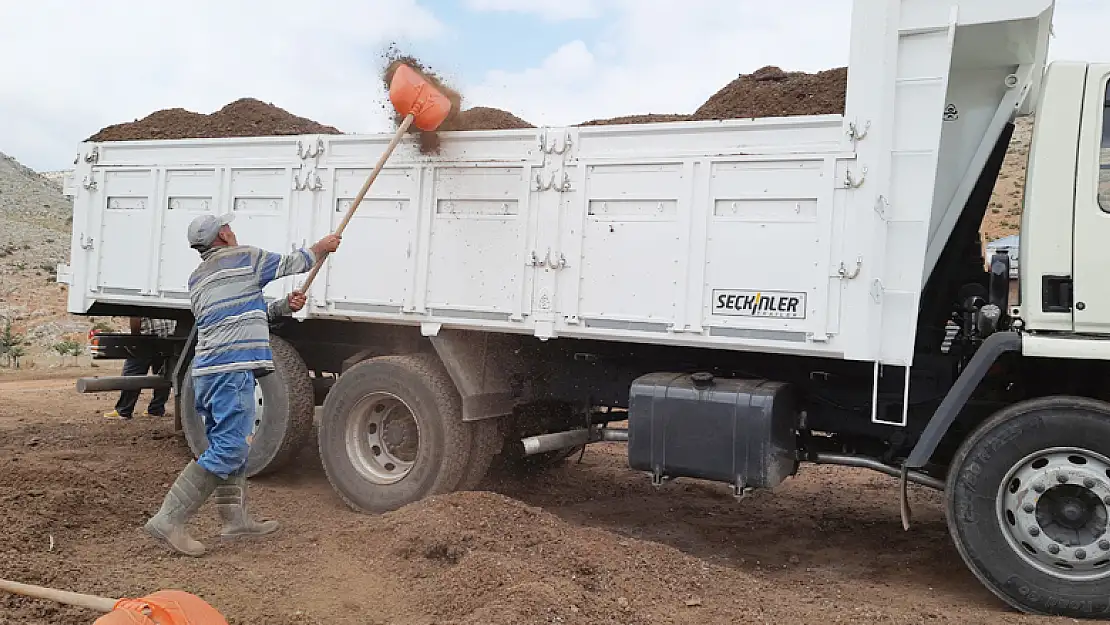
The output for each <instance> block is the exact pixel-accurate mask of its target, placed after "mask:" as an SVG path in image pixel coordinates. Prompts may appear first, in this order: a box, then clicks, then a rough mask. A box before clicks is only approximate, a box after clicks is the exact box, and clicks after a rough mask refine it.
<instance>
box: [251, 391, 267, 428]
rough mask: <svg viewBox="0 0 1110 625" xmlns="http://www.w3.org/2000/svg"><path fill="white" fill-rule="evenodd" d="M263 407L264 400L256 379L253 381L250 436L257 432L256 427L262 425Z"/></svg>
mask: <svg viewBox="0 0 1110 625" xmlns="http://www.w3.org/2000/svg"><path fill="white" fill-rule="evenodd" d="M264 409H265V402H264V400H263V397H262V385H261V384H259V383H258V380H255V381H254V424H253V425H252V426H251V436H252V437H253V436H254V435H255V434H257V433H258V428H260V427H261V426H262V415H263V411H264Z"/></svg>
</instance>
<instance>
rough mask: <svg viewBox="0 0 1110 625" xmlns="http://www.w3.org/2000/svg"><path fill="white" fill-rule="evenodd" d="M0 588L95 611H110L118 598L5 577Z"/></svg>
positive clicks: (0, 580) (17, 593) (0, 582)
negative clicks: (38, 584)
mask: <svg viewBox="0 0 1110 625" xmlns="http://www.w3.org/2000/svg"><path fill="white" fill-rule="evenodd" d="M0 590H4V591H7V592H10V593H12V594H16V595H23V596H25V597H33V598H35V599H46V600H48V601H56V602H58V603H64V604H66V605H75V606H77V607H79V608H87V609H89V610H95V611H97V612H111V611H112V610H114V609H115V607H116V602H117V601H118V599H109V598H107V597H97V596H94V595H82V594H80V593H76V592H69V591H68V590H56V589H54V588H45V587H43V586H32V585H30V584H21V583H19V582H13V581H10V580H6V579H0Z"/></svg>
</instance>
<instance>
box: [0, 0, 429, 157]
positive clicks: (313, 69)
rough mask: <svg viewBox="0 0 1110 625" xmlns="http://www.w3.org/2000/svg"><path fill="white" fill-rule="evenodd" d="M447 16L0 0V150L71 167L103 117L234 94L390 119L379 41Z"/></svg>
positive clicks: (350, 121) (422, 36)
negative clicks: (0, 62) (0, 61)
mask: <svg viewBox="0 0 1110 625" xmlns="http://www.w3.org/2000/svg"><path fill="white" fill-rule="evenodd" d="M444 31H445V26H444V25H443V24H442V23H440V22H439V21H438V20H437V19H436V17H435V16H434V15H433V14H432V13H430V12H429V11H428V10H426V9H424V8H422V7H420V6H418V5H417V3H416V0H389V2H388V4H387V3H385V2H366V1H365V0H330V1H324V0H320V1H317V2H315V3H310V4H305V3H304V2H298V1H296V0H236V1H234V2H223V1H220V0H189V2H187V3H185V4H181V3H168V2H149V1H142V0H105V1H103V2H98V3H96V5H95V7H91V5H90V7H88V8H77V7H75V6H74V5H73V3H72V2H71V1H70V0H35V2H2V3H0V53H2V54H3V57H4V59H5V66H4V80H3V81H2V82H0V141H2V142H0V150H2V151H4V152H5V153H8V154H10V155H12V156H15V157H16V158H18V159H20V160H21V161H23V162H24V163H26V164H27V165H28V166H30V167H33V168H36V169H54V168H63V167H69V166H70V163H71V161H72V159H73V157H74V155H75V154H76V151H77V144H78V143H79V142H80V141H82V140H83V139H85V138H86V137H88V136H89V135H91V134H93V133H94V132H96V131H97V130H98V129H100V128H101V127H103V126H106V125H109V124H113V123H119V122H121V121H130V120H132V119H135V118H140V117H145V116H146V115H148V114H149V113H151V112H152V111H155V110H158V109H162V108H170V107H184V108H187V109H190V110H194V111H199V112H211V111H213V110H216V109H218V108H219V107H221V106H222V105H224V104H226V103H228V102H230V101H232V100H234V99H237V98H239V97H257V98H259V99H261V100H265V101H271V102H273V103H274V104H275V105H277V106H281V107H282V108H285V109H287V110H289V111H291V112H293V113H295V114H297V115H303V116H305V117H310V118H312V119H316V120H319V121H321V122H323V123H327V124H332V125H335V126H338V127H339V128H341V129H343V130H346V131H359V130H364V131H365V130H388V129H389V128H390V126H389V120H388V117H387V115H386V113H385V111H383V110H382V109H381V107H380V106H379V105H377V102H378V101H381V100H382V99H383V97H382V96H383V95H384V94H383V89H382V85H381V79H380V74H379V66H380V59H379V58H378V54H379V53H380V51H381V49H382V48H383V47H384V44H385V43H387V42H388V41H393V40H400V41H402V42H407V41H415V42H419V41H425V40H428V39H430V38H432V37H436V36H440V35H442V34H443V33H444Z"/></svg>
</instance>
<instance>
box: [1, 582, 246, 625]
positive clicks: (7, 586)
mask: <svg viewBox="0 0 1110 625" xmlns="http://www.w3.org/2000/svg"><path fill="white" fill-rule="evenodd" d="M0 590H5V591H7V592H10V593H13V594H17V595H24V596H26V597H34V598H35V599H47V600H49V601H54V602H57V603H64V604H66V605H73V606H77V607H80V608H86V609H88V610H93V611H96V612H107V614H105V615H104V616H102V617H100V618H98V619H96V621H95V622H94V623H93V625H227V620H226V619H225V618H224V617H223V615H222V614H220V613H219V612H218V611H216V608H213V607H212V606H210V605H208V604H207V603H205V601H204V600H203V599H201V598H200V597H197V596H196V595H191V594H189V593H187V592H182V591H180V590H159V591H158V592H155V593H151V594H149V595H147V596H145V597H142V598H140V599H109V598H107V597H97V596H94V595H83V594H80V593H76V592H69V591H67V590H57V589H54V588H44V587H42V586H32V585H30V584H21V583H19V582H13V581H9V580H6V579H0Z"/></svg>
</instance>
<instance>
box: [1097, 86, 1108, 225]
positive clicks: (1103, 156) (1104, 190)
mask: <svg viewBox="0 0 1110 625" xmlns="http://www.w3.org/2000/svg"><path fill="white" fill-rule="evenodd" d="M1100 148H1101V149H1100V150H1099V156H1098V205H1099V206H1100V207H1102V210H1104V211H1110V83H1107V85H1106V99H1105V100H1104V103H1103V106H1102V145H1101V146H1100Z"/></svg>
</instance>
